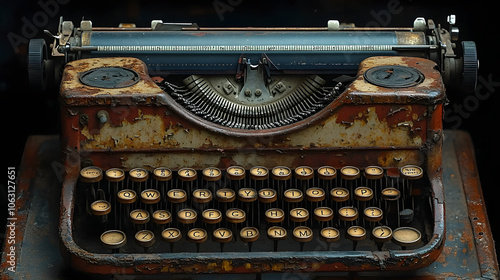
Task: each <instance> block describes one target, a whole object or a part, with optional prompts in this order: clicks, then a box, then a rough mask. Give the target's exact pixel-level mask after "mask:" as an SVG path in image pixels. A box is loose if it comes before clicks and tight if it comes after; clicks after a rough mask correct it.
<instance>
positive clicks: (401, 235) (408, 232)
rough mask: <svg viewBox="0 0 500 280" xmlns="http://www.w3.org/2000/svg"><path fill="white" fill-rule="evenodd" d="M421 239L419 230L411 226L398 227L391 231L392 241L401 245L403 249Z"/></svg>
mask: <svg viewBox="0 0 500 280" xmlns="http://www.w3.org/2000/svg"><path fill="white" fill-rule="evenodd" d="M421 239H422V234H421V233H420V231H418V230H417V229H416V228H412V227H400V228H397V229H395V230H394V231H393V232H392V242H394V243H395V244H397V245H399V246H401V248H402V249H403V250H405V249H406V247H408V246H413V245H417V244H418V243H420V241H421Z"/></svg>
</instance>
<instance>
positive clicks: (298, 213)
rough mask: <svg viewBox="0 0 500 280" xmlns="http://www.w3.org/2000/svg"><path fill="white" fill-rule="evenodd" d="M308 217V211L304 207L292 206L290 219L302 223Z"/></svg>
mask: <svg viewBox="0 0 500 280" xmlns="http://www.w3.org/2000/svg"><path fill="white" fill-rule="evenodd" d="M308 219H309V211H307V209H305V208H293V209H292V210H290V220H292V221H293V222H296V223H302V222H305V221H307V220H308Z"/></svg>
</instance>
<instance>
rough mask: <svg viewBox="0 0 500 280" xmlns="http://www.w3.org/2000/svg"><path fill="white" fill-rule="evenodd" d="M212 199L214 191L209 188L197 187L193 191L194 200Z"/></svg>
mask: <svg viewBox="0 0 500 280" xmlns="http://www.w3.org/2000/svg"><path fill="white" fill-rule="evenodd" d="M211 200H212V192H211V191H210V190H208V189H197V190H194V191H193V201H195V202H197V203H207V202H210V201H211Z"/></svg>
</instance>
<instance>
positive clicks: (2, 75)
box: [0, 0, 500, 239]
mask: <svg viewBox="0 0 500 280" xmlns="http://www.w3.org/2000/svg"><path fill="white" fill-rule="evenodd" d="M395 1H396V0H384V1H378V2H374V1H354V0H351V1H344V0H342V1H320V0H309V1H295V0H289V1H263V0H259V1H250V0H208V1H175V2H174V1H167V0H164V1H140V0H123V1H119V2H113V1H101V2H92V1H85V2H79V1H76V0H58V1H56V0H40V1H25V0H24V1H23V0H18V1H3V2H2V3H1V4H0V63H1V67H0V91H1V95H0V96H1V101H0V102H1V103H0V104H1V105H0V106H2V107H1V108H2V112H4V115H3V117H2V119H1V121H2V123H3V125H2V133H1V135H2V136H3V137H2V138H5V140H4V141H3V148H2V151H3V152H2V153H1V156H0V157H1V159H2V162H3V164H4V166H5V167H4V168H5V169H3V170H6V169H7V168H6V166H16V167H18V166H19V164H20V159H21V155H22V151H23V148H24V144H25V142H26V139H27V137H28V136H29V135H34V134H58V133H59V111H58V105H57V93H58V92H57V88H52V89H50V90H48V91H46V92H43V93H39V92H34V91H32V90H30V89H29V88H28V87H27V72H26V54H27V39H30V38H31V37H34V38H42V37H44V36H45V35H43V29H48V30H50V31H51V32H52V33H53V34H56V33H57V25H58V22H59V16H64V19H65V20H72V21H73V23H75V25H77V26H78V25H79V22H80V20H81V19H82V17H85V18H86V19H90V20H92V22H93V25H94V26H98V27H106V26H117V25H118V24H119V23H120V22H134V23H136V24H137V26H138V27H147V26H150V22H151V20H153V19H162V20H163V21H164V22H196V23H198V25H200V26H205V27H212V26H217V27H224V26H242V27H247V26H326V22H327V20H328V19H338V20H340V21H342V22H353V23H355V24H356V25H357V26H367V25H372V24H373V23H376V24H378V25H379V26H386V25H387V26H395V27H409V26H412V24H413V20H414V19H415V18H416V17H419V16H422V17H425V18H426V19H429V18H430V19H434V21H435V22H436V23H442V24H443V25H445V23H446V16H447V15H449V14H455V15H457V26H458V27H459V28H460V31H461V32H460V38H461V39H462V40H470V41H475V42H476V44H477V48H478V53H479V59H480V62H481V63H480V66H481V67H480V72H479V76H480V77H482V78H483V79H482V81H483V82H482V86H483V88H482V90H481V91H480V92H477V93H476V94H475V93H469V94H466V95H464V94H460V93H457V92H448V98H449V101H450V102H449V105H448V106H447V110H448V111H449V112H450V113H449V114H450V115H449V117H448V118H446V119H445V127H446V128H453V129H461V130H466V131H469V132H470V134H471V135H472V138H473V142H474V145H475V152H476V158H477V165H478V169H479V173H480V177H481V183H482V186H483V192H484V196H485V200H486V206H487V207H488V214H489V218H490V221H491V224H492V228H493V233H494V235H495V236H496V237H498V236H500V235H499V234H500V230H499V228H498V226H496V225H497V224H498V223H500V217H499V216H498V215H497V213H496V210H497V207H496V205H495V204H496V203H498V200H499V199H500V195H499V192H498V191H497V189H499V188H500V185H499V184H498V180H496V179H497V177H496V175H499V174H500V173H497V174H495V170H497V169H498V168H500V165H496V164H497V162H496V161H497V160H498V159H499V157H498V152H497V151H498V148H497V147H498V146H499V144H498V141H497V136H498V133H497V132H498V124H499V118H498V112H499V111H500V110H499V109H498V101H499V98H498V92H497V91H498V90H500V71H498V68H497V66H496V63H498V52H497V49H498V47H497V44H498V42H499V39H498V33H499V32H498V14H497V12H496V11H497V5H498V3H496V2H493V1H489V2H487V1H482V2H481V1H467V2H464V1H454V2H451V1H450V2H446V1H444V2H443V1H433V2H429V1H415V0H414V1H409V0H399V1H396V2H397V3H399V5H396V6H397V11H398V13H393V14H390V17H387V11H388V10H389V9H388V7H387V6H388V4H390V3H392V4H394V3H396V2H395ZM40 3H42V4H43V3H45V4H44V5H40ZM47 3H52V6H50V8H49V9H50V10H49V12H50V13H51V14H49V12H47V10H46V7H47V5H48V4H47ZM54 3H56V4H55V5H54ZM220 3H223V4H226V6H225V7H226V10H224V11H219V13H218V12H217V9H216V7H215V6H219V7H221V8H222V9H224V8H223V7H222V6H221V5H222V4H220ZM392 4H391V5H392ZM44 7H45V8H44ZM43 13H44V14H45V17H43V16H41V15H42V14H43ZM36 15H39V16H38V17H34V16H36ZM26 22H30V23H32V24H33V25H34V26H35V30H31V32H26V30H25V29H24V30H23V26H25V25H26ZM9 34H10V35H9ZM13 34H16V35H18V36H19V37H17V38H18V39H19V38H21V39H22V40H21V41H23V40H26V42H20V43H19V45H17V46H15V44H13V43H12V42H11V41H10V40H9V36H10V37H12V36H13ZM45 38H47V37H45ZM47 39H48V38H47ZM480 84H481V83H480ZM460 107H461V108H463V111H460V110H459V109H458V108H460ZM4 174H5V173H4ZM6 182H7V176H6V175H4V177H3V178H2V179H0V199H1V200H0V218H2V219H5V212H6V209H7V207H6V206H4V205H3V203H4V202H5V197H6V195H5V188H6V187H5V185H6ZM54 187H58V186H54ZM464 211H465V210H464ZM0 223H2V221H1V220H0ZM2 231H3V228H2V227H0V234H1V232H2ZM0 236H2V235H0ZM496 239H498V238H496Z"/></svg>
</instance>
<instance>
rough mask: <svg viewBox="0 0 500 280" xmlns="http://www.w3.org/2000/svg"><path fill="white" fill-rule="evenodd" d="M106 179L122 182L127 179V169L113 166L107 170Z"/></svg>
mask: <svg viewBox="0 0 500 280" xmlns="http://www.w3.org/2000/svg"><path fill="white" fill-rule="evenodd" d="M105 175H106V180H108V181H109V182H121V181H123V179H125V171H123V170H122V169H120V168H111V169H108V170H106V172H105Z"/></svg>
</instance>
